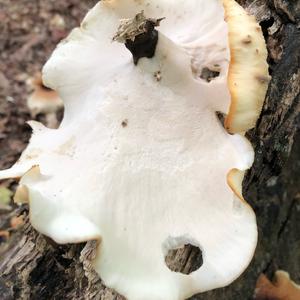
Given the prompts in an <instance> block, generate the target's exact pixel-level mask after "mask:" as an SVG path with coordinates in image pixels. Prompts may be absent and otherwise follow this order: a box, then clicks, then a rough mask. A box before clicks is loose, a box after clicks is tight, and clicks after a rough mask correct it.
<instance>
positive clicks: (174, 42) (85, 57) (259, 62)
mask: <svg viewBox="0 0 300 300" xmlns="http://www.w3.org/2000/svg"><path fill="white" fill-rule="evenodd" d="M223 5H224V6H223ZM223 5H222V3H221V1H218V0H210V1H207V0H189V1H187V0H180V1H171V0H160V1H158V0H153V1H143V0H142V1H130V0H123V1H120V0H103V1H101V2H100V3H99V4H98V5H96V6H95V8H93V9H92V10H91V11H90V12H89V13H88V15H87V16H86V18H85V20H84V21H83V24H82V26H81V28H76V29H74V30H73V31H72V33H71V34H70V35H69V37H68V38H67V39H66V40H65V41H64V42H62V43H61V44H60V45H59V46H58V47H57V49H56V50H55V51H54V53H53V55H52V57H51V58H50V59H49V61H48V62H47V64H46V66H45V67H44V70H43V79H44V83H45V85H46V86H48V87H49V88H52V89H54V90H56V91H57V92H58V93H59V95H60V96H61V98H62V99H63V101H64V105H65V115H64V119H63V121H62V123H61V125H60V127H59V128H58V129H55V130H54V129H49V128H46V127H44V126H43V125H41V124H39V123H37V122H31V123H30V124H31V126H32V128H33V135H32V138H31V141H30V143H29V145H28V147H27V149H26V150H25V151H24V152H23V154H22V156H21V158H20V160H19V162H18V163H16V164H15V165H14V166H13V168H12V169H9V170H5V171H2V172H0V179H3V178H7V177H21V180H20V184H21V186H23V187H26V193H25V194H24V193H22V191H21V190H20V191H19V197H17V198H20V199H22V201H25V200H27V201H28V202H29V205H30V220H31V223H32V224H33V226H34V227H35V228H36V229H37V230H39V231H40V232H41V233H43V234H45V235H47V236H49V237H51V238H52V239H53V240H54V241H56V242H57V243H76V242H82V241H87V240H95V239H96V240H99V241H100V240H101V243H100V245H99V246H98V253H97V256H96V257H95V260H94V268H95V270H96V271H97V272H98V274H99V275H100V276H101V278H102V279H103V281H104V282H105V284H106V285H107V286H109V287H111V288H114V289H115V290H116V291H118V292H119V293H121V294H123V295H124V296H125V297H127V298H128V299H129V300H140V299H143V300H150V299H151V300H162V299H163V300H177V299H178V300H181V299H185V298H188V297H190V296H192V295H193V294H196V293H199V292H204V291H207V290H211V289H215V288H218V287H222V286H225V285H227V284H229V283H231V282H232V281H233V280H235V279H236V278H237V277H238V276H239V275H240V274H241V273H242V272H243V270H244V269H245V268H246V267H247V265H248V264H249V262H250V260H251V258H252V256H253V253H254V249H255V246H256V240H257V229H256V221H255V216H254V213H253V211H252V209H251V208H250V207H249V205H248V204H247V203H246V202H245V200H244V199H243V196H242V192H241V182H242V179H243V175H244V171H245V170H246V169H248V168H249V167H250V166H251V164H252V162H253V149H252V147H251V145H250V144H249V142H248V141H247V140H246V139H245V137H244V132H245V131H247V130H248V129H249V128H251V127H253V126H254V124H255V122H256V119H257V117H258V115H259V113H260V109H261V106H262V103H263V99H264V95H265V92H266V87H267V79H268V77H267V76H268V73H267V64H266V56H267V52H266V48H265V44H264V40H263V36H262V33H261V31H260V30H258V29H259V27H258V25H257V24H256V21H255V19H254V18H253V17H250V16H249V15H248V14H247V13H246V12H245V11H244V10H243V9H242V8H241V7H240V6H239V5H238V4H237V3H236V2H235V1H233V0H224V1H223ZM224 8H225V19H226V21H224ZM141 11H144V15H145V16H146V18H151V19H156V20H157V19H159V18H161V17H164V18H165V19H164V20H163V22H161V24H159V25H160V26H158V27H157V28H156V30H157V33H158V39H157V45H156V47H155V53H154V55H153V57H152V58H148V57H142V58H140V59H139V60H138V63H137V64H136V65H135V64H134V63H133V59H132V55H131V53H130V51H128V49H127V48H126V47H125V45H123V44H121V43H112V38H113V37H114V36H115V34H116V31H117V28H118V27H119V24H120V20H121V19H132V18H135V17H136V15H137V14H138V13H140V12H141ZM249 36H250V37H251V43H243V42H242V41H243V40H244V39H245V38H249ZM257 49H259V51H258V52H257V51H256V50H257ZM233 58H234V59H233ZM192 60H194V61H196V62H197V67H198V66H199V70H198V71H199V72H201V70H202V69H203V68H204V67H205V66H209V65H211V63H214V62H218V64H219V65H220V70H221V71H220V75H219V77H218V78H216V79H215V80H212V81H211V82H210V83H209V84H207V82H204V81H203V80H198V79H197V80H196V79H195V77H194V74H193V73H192V71H191V61H192ZM254 61H255V64H254V63H253V62H254ZM158 72H159V73H158ZM262 79H264V80H262ZM216 111H218V112H221V113H222V114H223V115H225V114H226V117H225V127H226V129H227V131H228V132H227V131H226V130H225V128H223V126H222V125H221V124H220V122H219V120H218V118H217V117H216V115H215V112H216ZM125 120H127V122H125ZM126 124H127V125H126ZM229 133H230V134H229ZM24 195H25V196H26V197H25V196H24ZM236 201H239V203H240V205H236ZM237 208H238V209H237ZM200 216H201V217H200ZM183 232H184V233H187V234H188V236H191V237H193V243H191V242H190V241H189V244H191V245H194V246H196V247H199V246H198V245H201V251H203V253H202V255H203V264H202V266H201V267H200V268H198V269H197V270H194V271H193V272H192V273H190V274H182V273H178V272H173V271H172V270H170V269H169V268H168V267H167V265H166V263H165V257H164V255H163V254H162V250H161V248H162V245H164V242H165V240H166V238H167V237H170V236H171V237H178V236H181V234H182V233H183ZM184 245H187V244H186V243H184V244H182V246H184ZM199 249H200V248H199ZM164 254H165V255H166V253H164Z"/></svg>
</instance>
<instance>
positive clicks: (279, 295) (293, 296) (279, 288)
mask: <svg viewBox="0 0 300 300" xmlns="http://www.w3.org/2000/svg"><path fill="white" fill-rule="evenodd" d="M254 299H255V300H269V299H272V300H299V299H300V285H297V284H296V283H295V282H293V281H292V280H291V279H290V275H289V274H288V273H287V272H284V271H277V272H276V273H275V278H274V280H273V282H271V281H270V280H269V279H268V278H267V277H266V276H265V275H264V274H261V275H260V276H259V278H258V280H257V283H256V289H255V294H254Z"/></svg>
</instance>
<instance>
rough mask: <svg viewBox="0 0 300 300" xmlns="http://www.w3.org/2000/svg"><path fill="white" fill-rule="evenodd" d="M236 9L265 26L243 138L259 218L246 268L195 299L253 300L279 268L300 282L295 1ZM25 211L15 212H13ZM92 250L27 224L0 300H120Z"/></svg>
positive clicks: (8, 262) (186, 257)
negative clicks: (265, 53)
mask: <svg viewBox="0 0 300 300" xmlns="http://www.w3.org/2000/svg"><path fill="white" fill-rule="evenodd" d="M239 2H240V3H241V4H242V5H243V6H244V7H245V8H246V9H247V10H248V11H249V12H250V13H252V14H255V15H256V17H257V19H258V21H259V22H260V24H261V26H262V27H263V32H264V35H265V38H266V41H267V45H268V50H269V64H270V73H271V75H272V80H271V82H270V85H269V90H268V93H267V97H266V102H265V105H264V108H263V112H262V115H261V117H260V119H259V121H258V123H257V126H256V128H255V129H254V130H252V131H251V132H249V133H248V137H249V139H250V140H251V142H252V143H253V145H254V147H255V151H256V160H255V163H254V166H253V167H252V169H251V170H250V171H249V172H248V174H247V176H246V179H245V181H244V194H245V198H246V199H247V200H248V202H249V203H250V204H251V206H252V207H253V208H254V210H255V213H256V216H257V222H258V228H259V242H258V247H257V251H256V254H255V257H254V259H253V261H252V263H251V265H250V267H249V268H248V269H247V271H246V272H245V273H244V274H243V275H242V276H241V277H240V278H239V279H238V280H236V281H235V282H234V283H233V284H231V285H230V286H228V287H226V288H223V289H218V290H214V291H211V292H208V293H204V294H201V295H197V296H194V297H192V298H191V299H194V300H196V299H197V300H202V299H203V300H204V299H205V300H217V299H218V300H222V299H224V300H244V299H253V294H254V290H255V283H256V280H257V278H258V276H259V275H260V274H261V273H265V274H267V275H268V276H271V277H272V275H273V273H274V271H276V270H278V269H283V270H286V271H288V272H289V273H290V275H291V277H292V278H293V279H294V280H295V281H296V282H300V202H299V199H300V130H299V129H300V126H299V125H300V113H299V112H300V101H299V99H300V50H299V49H300V1H299V0H294V1H288V0H256V1H251V0H240V1H239ZM0 108H1V106H0ZM26 211H27V209H26V207H20V208H17V209H16V210H15V211H14V212H13V213H19V214H20V213H23V214H24V213H25V214H26ZM0 225H1V221H0ZM95 246H96V245H95V242H89V243H87V244H86V245H85V244H78V245H64V246H61V245H57V244H55V243H53V242H52V241H51V240H49V239H47V238H46V237H44V236H42V235H41V234H39V233H37V232H36V231H35V230H34V229H33V228H32V227H31V226H30V224H29V223H28V220H26V222H25V224H24V225H23V227H21V229H20V230H19V231H18V232H17V233H15V234H14V235H13V236H12V238H11V239H10V240H9V242H8V244H7V245H6V247H5V251H4V252H3V253H2V256H1V260H0V276H1V277H0V298H1V299H2V300H9V299H65V300H68V299H70V300H71V299H72V300H74V299H105V300H109V299H123V298H122V297H121V296H118V295H117V294H116V293H115V292H113V291H111V290H110V289H108V288H106V287H105V286H104V285H103V284H102V283H101V280H100V279H99V277H98V276H97V274H96V273H95V272H94V271H93V269H92V268H91V264H90V261H91V259H92V258H93V255H94V251H93V250H94V249H95ZM193 255H194V253H193V250H192V251H191V250H190V249H189V250H187V251H185V252H184V251H183V252H180V253H177V254H176V255H175V256H174V259H175V264H176V267H177V268H178V269H181V270H183V269H184V270H187V269H192V268H193V264H194V259H193ZM141 300H142V299H141Z"/></svg>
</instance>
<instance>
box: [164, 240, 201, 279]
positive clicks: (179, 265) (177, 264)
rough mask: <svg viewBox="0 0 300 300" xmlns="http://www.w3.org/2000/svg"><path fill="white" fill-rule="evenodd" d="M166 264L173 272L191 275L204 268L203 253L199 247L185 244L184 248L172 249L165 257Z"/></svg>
mask: <svg viewBox="0 0 300 300" xmlns="http://www.w3.org/2000/svg"><path fill="white" fill-rule="evenodd" d="M165 262H166V265H167V266H168V268H169V269H170V270H171V271H173V272H177V273H182V274H185V275H189V274H191V273H192V272H194V271H197V270H198V269H199V268H200V267H201V266H202V264H203V258H202V251H201V250H200V248H199V247H197V246H194V245H192V244H185V245H183V246H182V247H179V248H176V249H170V250H169V251H168V253H167V255H166V256H165Z"/></svg>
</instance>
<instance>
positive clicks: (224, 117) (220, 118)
mask: <svg viewBox="0 0 300 300" xmlns="http://www.w3.org/2000/svg"><path fill="white" fill-rule="evenodd" d="M216 116H217V118H218V119H219V121H220V123H221V125H222V126H223V127H224V128H225V119H226V114H224V113H222V112H221V111H216Z"/></svg>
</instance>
